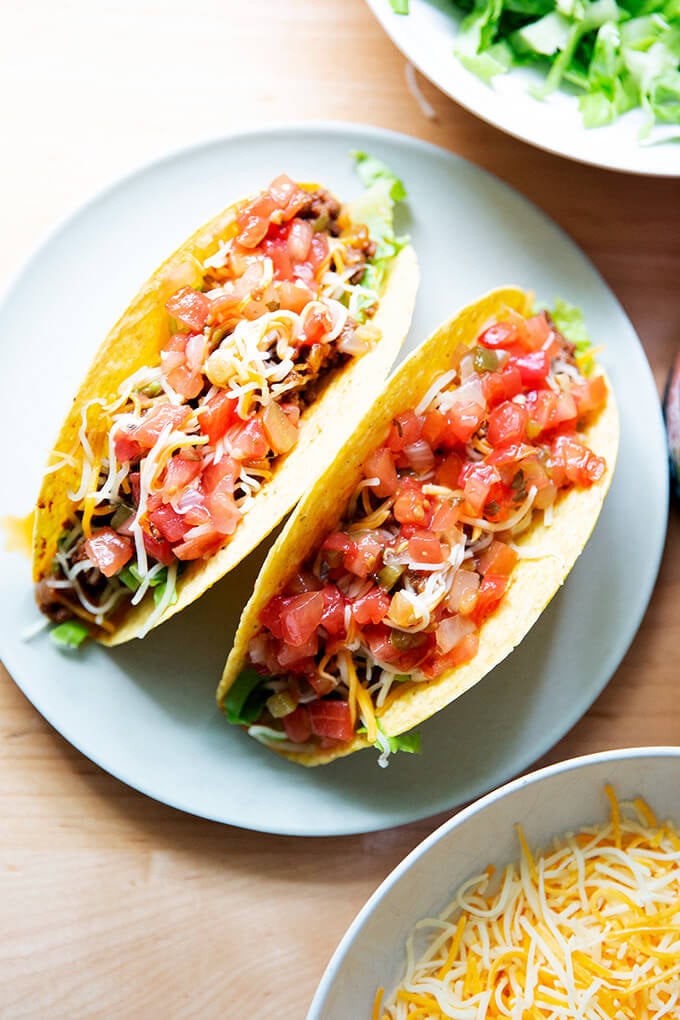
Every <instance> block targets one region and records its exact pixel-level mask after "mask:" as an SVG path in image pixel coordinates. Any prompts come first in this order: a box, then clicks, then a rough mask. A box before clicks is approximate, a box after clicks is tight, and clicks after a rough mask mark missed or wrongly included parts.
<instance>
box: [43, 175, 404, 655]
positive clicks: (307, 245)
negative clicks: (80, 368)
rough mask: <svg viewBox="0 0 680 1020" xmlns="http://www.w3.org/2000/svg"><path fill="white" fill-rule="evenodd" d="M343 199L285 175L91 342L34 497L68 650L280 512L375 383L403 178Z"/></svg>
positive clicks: (249, 541) (241, 542)
mask: <svg viewBox="0 0 680 1020" xmlns="http://www.w3.org/2000/svg"><path fill="white" fill-rule="evenodd" d="M366 169H367V172H368V175H369V176H370V177H371V180H370V181H369V187H368V188H367V190H366V191H364V192H363V193H362V194H361V195H360V196H359V197H358V198H357V199H356V200H355V201H354V202H352V203H350V204H347V205H341V203H340V202H339V201H338V200H337V199H336V198H335V197H334V196H333V195H332V194H330V193H329V192H328V191H327V190H325V189H324V188H321V187H319V186H316V185H309V184H298V183H296V182H295V181H293V180H291V179H290V178H289V177H287V176H285V175H282V176H280V177H278V178H276V180H274V181H273V182H272V183H271V184H270V185H269V187H268V188H266V189H265V190H263V191H262V192H260V193H259V194H256V195H255V196H254V197H251V198H249V199H246V200H243V201H240V202H237V203H236V204H234V205H231V206H229V207H228V208H227V209H226V210H224V211H223V212H221V213H220V214H219V215H218V216H216V217H215V218H214V219H213V220H211V221H210V222H209V223H208V224H207V225H206V226H204V227H202V228H201V229H199V230H198V231H197V232H196V233H195V234H193V236H192V237H190V238H189V239H188V240H187V241H186V242H185V243H184V244H183V245H182V246H181V248H179V250H178V251H176V252H175V253H174V254H173V255H172V256H170V258H168V259H167V261H166V262H164V263H163V265H161V267H160V268H159V269H158V270H157V271H156V272H155V273H154V274H153V276H152V277H151V278H150V279H149V281H148V282H147V283H146V284H145V285H144V286H143V287H142V289H141V290H140V292H139V293H138V294H137V296H136V297H135V298H134V300H133V301H132V303H131V305H130V306H129V307H128V309H127V310H126V312H125V313H124V314H123V316H122V317H121V318H120V320H119V321H118V323H117V324H116V325H115V326H114V328H113V329H112V330H111V332H110V333H109V335H108V336H107V337H106V339H105V341H104V343H103V344H102V346H101V347H100V348H99V350H98V352H97V354H96V355H95V358H94V361H93V363H92V365H91V367H90V369H89V371H88V373H87V376H86V378H85V381H84V383H83V385H82V387H81V389H80V391H79V392H78V394H77V396H76V398H75V400H74V402H73V405H72V407H71V410H70V411H69V414H68V417H67V418H66V421H65V423H64V425H63V427H62V429H61V432H60V434H59V436H58V439H57V441H56V443H55V447H54V450H53V451H52V456H51V463H50V465H49V466H48V469H47V471H46V474H45V478H44V482H43V485H42V489H41V492H40V496H39V499H38V504H37V510H36V517H35V529H34V580H35V582H36V597H37V601H38V604H39V606H40V608H41V609H42V610H43V611H44V612H45V613H46V614H47V615H48V616H49V617H50V618H51V619H52V620H53V621H54V622H56V623H57V624H58V625H59V626H58V627H57V628H56V629H55V631H54V632H53V633H54V635H55V637H57V639H58V640H59V639H61V640H64V641H66V642H68V643H73V644H77V643H78V642H79V641H80V640H82V639H83V638H84V637H85V636H86V635H87V634H88V633H89V634H90V635H91V636H92V637H94V638H96V639H97V640H99V641H102V642H103V643H104V644H110V645H114V644H118V643H120V642H122V641H126V640H128V639H130V638H132V637H141V636H143V635H144V634H146V633H147V632H148V631H149V629H150V628H151V627H153V626H156V625H157V624H159V623H161V622H162V621H164V620H166V619H167V618H168V617H169V616H171V615H173V614H174V613H176V612H178V611H179V610H180V609H182V608H184V607H185V606H187V605H188V604H189V603H191V602H193V601H194V599H196V598H198V596H200V595H201V594H202V593H203V592H204V591H205V590H206V589H207V588H209V587H210V585H212V584H213V583H214V582H215V581H217V580H218V579H219V578H221V577H222V576H224V575H225V574H226V573H227V572H228V571H229V570H231V569H232V568H233V567H234V566H236V564H238V563H239V562H240V560H242V559H243V557H244V556H246V555H247V554H248V553H249V552H250V551H251V550H252V549H254V548H255V546H257V545H258V543H259V542H260V541H261V540H262V539H263V538H264V537H265V536H266V535H267V534H268V533H269V532H270V531H271V530H272V529H273V528H274V527H275V526H276V525H277V524H278V523H279V522H280V521H281V520H282V518H283V517H284V516H285V514H286V513H287V512H288V511H289V510H290V509H291V507H292V506H293V505H294V504H295V503H296V502H297V500H298V499H299V498H300V497H301V496H302V495H303V494H304V493H305V492H306V491H307V490H308V489H309V488H310V486H311V485H312V483H313V481H314V480H315V478H316V476H317V475H318V474H319V472H320V471H321V469H322V468H323V467H324V465H325V464H326V463H327V462H328V461H329V460H330V459H332V457H333V456H334V454H335V453H336V452H337V450H338V448H339V446H340V444H341V442H342V440H343V438H344V437H345V436H346V435H347V434H348V433H349V431H350V430H351V428H352V426H353V424H354V423H355V422H356V421H357V420H358V418H359V417H360V416H361V414H362V413H363V412H364V410H365V409H366V407H367V406H368V405H369V403H370V400H371V399H372V397H373V395H374V394H375V392H376V389H377V388H378V387H379V386H380V384H381V382H382V380H384V379H385V378H386V376H387V374H388V372H389V370H390V367H391V365H392V363H393V361H394V359H395V357H396V355H397V353H398V351H399V347H400V345H401V343H402V341H403V339H404V336H405V334H406V332H407V330H408V326H409V323H410V319H411V314H412V309H413V303H414V300H415V290H416V287H417V279H418V271H417V266H416V262H415V256H414V253H413V251H412V249H411V248H410V247H409V246H408V245H407V244H406V243H405V242H404V241H402V240H400V239H398V238H396V237H395V235H394V232H393V225H392V211H393V205H394V200H393V199H394V198H399V197H401V196H402V195H403V189H402V188H401V185H400V183H399V182H398V181H397V180H396V178H394V177H393V176H391V175H390V174H389V172H388V171H387V170H386V169H385V168H383V167H381V165H380V164H377V163H376V161H371V160H366Z"/></svg>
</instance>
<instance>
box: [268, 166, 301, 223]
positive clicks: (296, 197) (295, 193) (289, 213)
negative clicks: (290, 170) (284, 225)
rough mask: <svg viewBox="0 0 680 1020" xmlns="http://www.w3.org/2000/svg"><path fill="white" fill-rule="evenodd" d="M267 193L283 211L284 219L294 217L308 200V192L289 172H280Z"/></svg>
mask: <svg viewBox="0 0 680 1020" xmlns="http://www.w3.org/2000/svg"><path fill="white" fill-rule="evenodd" d="M265 195H266V196H267V197H271V199H272V201H273V202H274V203H275V206H276V208H277V209H280V210H281V211H282V213H283V217H282V218H283V219H284V220H290V219H292V218H293V216H295V215H296V214H297V213H299V211H300V209H301V208H302V206H303V205H304V204H305V202H306V201H307V192H306V191H305V190H304V189H303V188H301V187H300V185H299V184H297V183H296V182H295V181H294V180H292V179H291V178H290V177H289V176H288V175H287V174H279V176H278V177H276V178H275V179H274V180H273V181H272V182H271V184H270V185H269V189H268V191H267V192H265Z"/></svg>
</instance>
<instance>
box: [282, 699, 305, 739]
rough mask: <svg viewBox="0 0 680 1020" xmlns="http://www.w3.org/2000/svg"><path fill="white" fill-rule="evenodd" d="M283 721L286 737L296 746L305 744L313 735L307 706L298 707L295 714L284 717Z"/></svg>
mask: <svg viewBox="0 0 680 1020" xmlns="http://www.w3.org/2000/svg"><path fill="white" fill-rule="evenodd" d="M281 721H282V722H283V728H284V730H285V731H286V736H287V737H288V739H289V740H292V742H293V743H294V744H304V743H305V741H306V740H309V738H310V737H311V735H312V727H311V724H310V721H309V712H308V711H307V707H306V706H305V705H298V707H297V708H296V709H295V710H294V711H293V712H290V713H289V714H288V715H284V717H283V719H282V720H281Z"/></svg>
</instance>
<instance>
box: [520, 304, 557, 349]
mask: <svg viewBox="0 0 680 1020" xmlns="http://www.w3.org/2000/svg"><path fill="white" fill-rule="evenodd" d="M552 332H553V330H552V327H551V325H550V323H549V322H548V317H547V315H546V314H545V312H539V313H538V315H532V316H531V318H529V319H526V320H525V322H524V336H525V339H526V345H527V347H528V348H529V350H531V351H538V350H540V349H541V348H542V347H543V345H544V344H545V343H547V341H548V339H549V337H550V334H551V333H552Z"/></svg>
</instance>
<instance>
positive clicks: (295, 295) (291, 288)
mask: <svg viewBox="0 0 680 1020" xmlns="http://www.w3.org/2000/svg"><path fill="white" fill-rule="evenodd" d="M276 293H277V294H278V296H279V302H280V304H281V307H282V308H285V309H287V310H288V311H290V312H297V313H298V314H299V313H300V312H301V311H302V309H303V308H304V307H305V305H307V304H309V302H310V301H311V300H312V299H313V297H314V294H313V292H312V291H311V290H310V289H309V287H308V286H307V285H306V284H305V283H302V282H301V281H300V280H295V281H293V282H289V281H285V280H284V281H283V282H281V283H279V284H277V286H276Z"/></svg>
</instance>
